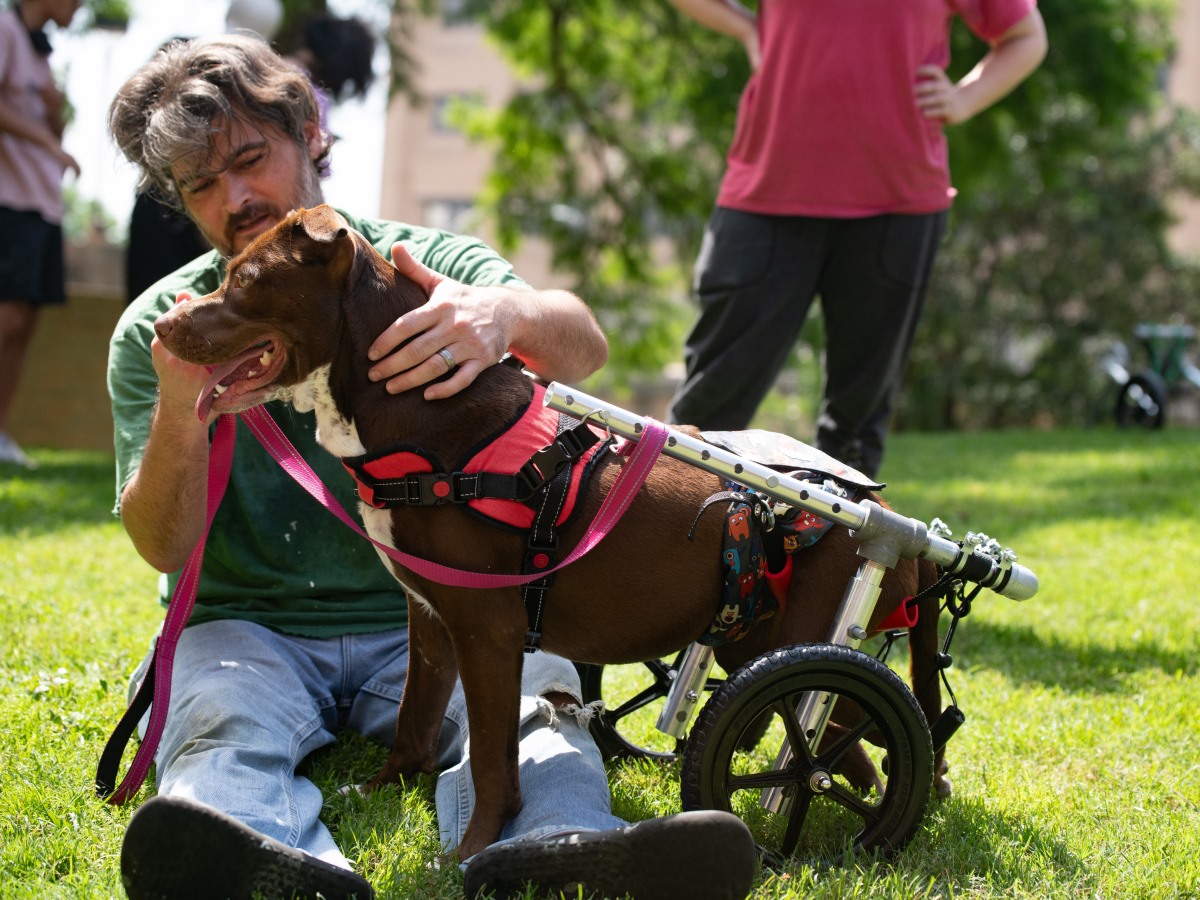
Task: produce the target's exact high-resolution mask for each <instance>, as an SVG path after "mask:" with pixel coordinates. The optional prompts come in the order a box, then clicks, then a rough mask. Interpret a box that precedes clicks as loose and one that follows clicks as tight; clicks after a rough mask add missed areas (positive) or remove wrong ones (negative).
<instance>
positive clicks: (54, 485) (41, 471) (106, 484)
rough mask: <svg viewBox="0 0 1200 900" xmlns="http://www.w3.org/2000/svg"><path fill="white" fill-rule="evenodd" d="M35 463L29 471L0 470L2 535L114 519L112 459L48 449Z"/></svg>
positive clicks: (48, 531)
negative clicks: (34, 467)
mask: <svg viewBox="0 0 1200 900" xmlns="http://www.w3.org/2000/svg"><path fill="white" fill-rule="evenodd" d="M37 459H38V467H37V468H36V469H32V470H26V469H19V468H16V467H15V466H7V465H6V466H3V467H0V534H17V533H33V534H47V533H51V532H54V531H58V530H61V529H62V528H63V527H64V526H68V525H75V524H100V523H106V522H112V521H115V520H114V518H113V515H112V506H113V497H114V485H115V475H114V467H113V458H112V456H111V455H106V454H103V453H84V452H68V451H47V452H43V453H39V454H38V455H37Z"/></svg>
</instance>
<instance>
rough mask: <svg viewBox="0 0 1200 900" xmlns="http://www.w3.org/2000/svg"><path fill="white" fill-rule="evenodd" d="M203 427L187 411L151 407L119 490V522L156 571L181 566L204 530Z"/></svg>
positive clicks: (205, 446) (205, 472) (205, 439)
mask: <svg viewBox="0 0 1200 900" xmlns="http://www.w3.org/2000/svg"><path fill="white" fill-rule="evenodd" d="M207 486H208V428H207V427H206V426H205V425H204V424H203V423H201V422H199V421H197V420H196V418H195V415H194V414H192V412H191V410H188V411H187V412H186V413H184V412H183V411H178V412H176V413H172V412H170V411H168V410H166V409H164V407H163V405H162V403H161V402H160V404H159V405H158V406H157V407H155V410H154V418H153V420H152V422H151V426H150V437H149V439H148V440H147V442H146V449H145V452H144V453H143V455H142V462H141V465H140V466H139V467H138V470H137V473H136V474H135V475H134V476H133V478H132V479H131V480H130V482H129V484H128V485H126V487H125V490H124V491H123V492H122V494H121V521H122V523H123V524H124V525H125V530H126V532H128V534H129V537H130V540H132V541H133V545H134V547H135V548H136V549H137V551H138V553H139V554H140V555H141V557H142V558H143V559H144V560H146V562H148V563H150V565H152V566H153V567H154V568H155V569H157V570H158V571H160V572H174V571H177V570H178V569H180V568H182V566H183V564H184V563H185V562H186V561H187V557H188V554H189V553H191V551H192V548H193V547H195V545H196V542H197V541H198V540H199V539H200V535H201V534H202V533H203V531H204V517H205V504H206V495H207Z"/></svg>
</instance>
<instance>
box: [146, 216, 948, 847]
mask: <svg viewBox="0 0 1200 900" xmlns="http://www.w3.org/2000/svg"><path fill="white" fill-rule="evenodd" d="M425 301H426V297H425V295H424V294H423V293H422V291H421V290H420V289H419V288H418V287H417V286H416V285H414V284H413V283H412V282H410V281H408V280H407V279H406V278H404V277H402V276H400V275H398V273H397V272H396V270H395V269H394V268H393V267H392V266H391V265H390V264H389V263H388V262H387V261H386V260H385V259H384V258H383V257H382V256H380V255H379V254H378V253H377V252H376V251H375V249H374V248H373V247H372V246H371V245H370V244H369V243H368V242H367V241H366V240H365V239H364V238H363V237H362V236H361V235H359V234H357V233H356V232H355V231H353V230H352V229H350V228H349V227H348V225H347V223H346V221H345V220H344V219H342V218H341V217H340V216H339V215H338V214H337V213H336V212H335V211H334V210H332V209H331V208H329V207H328V206H320V207H316V208H314V209H311V210H299V211H296V212H293V213H291V214H290V215H289V216H288V217H287V218H285V219H284V220H283V221H282V222H280V223H279V225H277V226H276V227H275V228H273V229H272V230H271V231H269V232H266V233H265V234H263V235H261V236H260V237H258V238H257V239H256V240H255V241H254V242H253V243H252V244H251V245H250V246H249V247H247V248H246V250H245V251H243V252H242V253H241V254H240V255H238V256H237V257H235V258H234V259H233V260H231V261H230V263H229V267H228V273H227V275H226V278H225V282H224V284H222V285H221V287H220V288H219V289H217V290H216V291H214V292H213V293H212V294H209V295H208V296H206V297H201V298H199V299H195V300H192V301H190V302H188V303H181V304H178V305H176V306H175V307H174V308H173V309H172V310H171V311H170V312H168V313H166V314H165V315H163V316H162V317H161V318H159V319H158V321H157V322H156V323H155V329H156V331H157V333H158V335H159V338H160V339H161V340H162V342H163V343H164V344H165V345H166V347H167V348H168V349H169V350H170V351H171V352H172V353H174V354H175V355H176V356H178V357H180V358H182V359H184V360H187V361H189V362H192V363H196V364H202V365H207V366H211V367H214V380H213V382H210V384H212V385H213V386H214V388H215V389H214V390H212V391H211V392H206V395H205V396H204V397H202V398H201V399H200V401H199V403H198V410H199V411H200V412H201V414H202V415H203V414H206V413H207V412H208V411H209V410H210V409H216V410H219V411H221V412H236V411H240V410H243V409H246V408H248V407H250V406H253V405H255V404H258V403H262V402H265V401H267V400H273V399H283V400H287V401H290V402H291V403H292V404H293V405H294V406H295V407H296V408H297V409H299V410H315V413H316V418H317V423H318V439H319V441H320V443H321V445H322V446H323V447H324V448H325V449H327V450H328V451H329V452H331V453H333V454H335V455H337V456H339V457H342V458H347V457H357V456H361V455H363V454H365V453H369V452H370V451H373V450H377V449H381V448H385V447H390V446H394V445H397V444H405V445H410V446H419V447H422V448H426V449H427V450H429V451H431V452H432V453H434V454H435V455H436V456H437V458H438V459H440V460H444V461H447V462H451V463H453V462H454V461H458V460H462V459H464V458H466V456H467V454H468V452H469V451H471V450H472V448H474V447H475V446H476V445H477V444H478V443H479V442H480V440H481V439H482V438H484V437H485V436H487V435H490V434H493V433H496V432H498V431H500V430H501V429H502V428H503V427H504V426H505V425H506V424H507V423H509V422H510V421H511V420H512V419H513V418H514V417H515V416H516V415H517V414H518V413H519V411H520V410H521V409H522V407H523V406H525V405H527V404H528V403H529V402H530V398H531V396H532V393H533V390H534V386H533V382H532V381H531V380H530V379H529V378H528V377H527V376H526V375H524V374H522V373H521V372H520V371H518V370H516V369H514V368H510V367H508V366H492V367H490V368H488V369H486V370H485V371H483V372H482V373H481V374H480V375H479V377H478V378H477V379H476V380H475V381H474V383H473V384H471V385H470V387H468V388H466V389H465V390H463V391H461V392H459V393H458V394H455V395H454V396H452V397H449V398H447V399H444V400H438V401H433V402H430V401H426V400H425V399H424V397H423V396H422V392H421V390H420V389H416V390H411V391H407V392H404V393H401V394H398V395H392V394H389V393H388V392H387V390H386V389H385V387H384V384H383V383H382V382H372V381H370V380H369V379H368V377H367V370H368V368H369V366H370V363H369V361H368V359H367V348H368V346H370V344H371V342H372V341H373V340H374V339H375V337H376V336H377V335H379V334H380V333H381V332H382V331H383V330H384V328H385V327H386V326H388V325H389V324H391V323H392V322H393V321H395V319H396V318H397V317H398V316H400V315H401V314H402V313H404V312H405V311H407V310H410V309H413V308H415V307H417V306H419V305H422V304H423V303H425ZM218 381H219V382H220V387H219V388H217V387H216V384H217V382H218ZM625 459H626V458H625V457H623V456H621V455H618V454H615V453H604V454H602V456H601V458H600V459H599V461H598V462H597V464H596V466H595V469H594V474H593V477H592V478H591V479H590V482H589V484H588V487H587V490H586V493H585V494H584V495H583V496H581V497H580V499H579V506H580V507H581V508H580V509H579V511H578V514H577V515H576V516H575V517H574V518H573V519H572V520H571V521H570V522H569V523H568V524H566V525H565V526H564V528H563V533H562V538H561V546H562V547H563V548H565V549H569V548H571V547H574V546H575V544H576V543H577V542H578V541H579V539H580V537H581V535H582V534H583V532H584V530H585V528H586V524H587V523H588V522H590V521H591V519H592V516H593V515H594V513H595V512H596V510H597V509H598V507H599V504H600V503H601V500H602V499H603V497H604V495H605V494H606V492H607V491H608V489H609V487H610V486H611V485H612V483H613V481H614V479H615V478H616V476H617V475H618V473H619V472H620V470H621V468H622V466H623V465H624V463H625ZM722 488H723V485H722V483H721V480H720V479H719V478H718V477H717V476H715V475H711V474H709V473H706V472H704V471H702V470H700V469H698V468H695V467H693V466H690V465H687V464H685V463H682V462H678V461H676V460H672V459H669V458H667V457H665V456H664V457H661V458H660V460H659V461H658V462H657V463H656V464H655V466H654V467H653V469H652V471H651V473H650V475H649V478H648V479H647V481H646V483H645V485H644V486H643V487H642V489H641V490H640V492H639V493H638V494H637V496H636V497H635V498H634V500H633V502H632V504H631V505H630V507H629V509H628V511H627V512H626V514H625V515H624V517H623V518H622V519H621V521H620V522H619V523H618V524H617V526H616V527H615V528H614V530H613V531H612V532H611V533H610V534H609V535H608V536H607V537H606V538H605V539H604V540H603V541H601V542H600V544H599V545H598V546H597V547H596V548H595V549H594V550H593V551H592V552H591V553H590V554H589V555H587V556H585V557H583V558H582V559H581V560H579V561H578V562H576V563H575V564H573V565H571V566H568V567H567V568H565V569H563V570H561V571H560V572H559V573H558V574H557V575H556V580H555V582H554V586H553V589H552V591H551V596H550V600H549V602H548V604H547V605H546V609H545V614H544V619H543V623H542V633H543V639H542V645H543V648H544V649H545V650H547V651H549V652H552V653H557V654H559V655H561V656H565V657H567V658H569V659H572V660H576V661H580V662H591V663H635V662H640V661H642V660H647V659H653V658H656V657H661V656H665V655H667V654H670V653H674V652H676V651H678V650H679V649H680V648H681V647H684V646H686V645H687V644H688V643H690V642H691V641H693V640H695V639H696V638H697V636H699V635H700V634H702V633H703V632H704V631H705V630H706V628H707V627H708V625H709V624H710V623H711V621H712V619H713V616H714V613H715V611H716V609H715V608H716V603H717V600H718V598H719V596H720V589H721V583H722V579H723V569H722V566H723V563H722V549H721V548H722V529H723V527H724V524H723V522H722V520H721V516H719V515H716V514H713V515H705V516H703V517H701V518H700V519H699V521H698V523H697V525H696V534H695V539H694V540H687V539H686V538H687V533H688V530H689V528H690V527H691V525H692V522H693V520H695V519H696V515H697V510H698V509H699V508H700V505H701V504H702V503H703V502H704V501H705V499H706V498H708V497H709V496H710V495H712V494H714V493H716V492H718V491H720V490H722ZM361 513H362V517H363V520H364V523H365V525H366V528H367V530H368V532H369V533H370V534H371V536H372V537H373V538H374V539H376V540H377V541H381V542H384V543H387V544H390V545H391V546H394V547H396V548H398V549H400V550H403V551H404V552H406V553H409V554H412V555H415V556H418V557H422V558H424V559H430V560H435V561H437V562H439V563H441V564H443V565H447V566H452V567H455V568H460V569H467V570H471V571H478V572H493V573H516V572H518V571H519V570H520V566H521V560H522V559H523V555H524V552H525V539H524V538H523V537H522V536H521V535H520V534H517V533H514V532H512V531H510V530H504V529H500V528H496V527H493V526H491V525H489V524H487V523H486V522H484V521H482V520H481V519H480V518H479V517H477V516H474V515H471V514H468V513H466V512H464V511H463V508H462V507H461V506H459V505H457V504H446V505H439V506H427V507H413V506H397V507H395V508H392V509H376V508H373V507H371V506H368V505H366V504H362V505H361ZM647 548H653V552H652V553H647ZM856 549H857V545H856V543H855V541H854V539H853V538H852V537H851V536H850V535H849V534H848V533H847V531H846V530H845V529H844V528H842V527H835V528H834V529H833V530H832V531H831V532H830V533H829V534H828V535H827V536H826V537H825V538H824V539H822V540H821V541H820V542H819V543H817V544H816V545H814V546H813V547H812V548H810V549H808V550H805V551H804V552H802V553H799V554H797V555H796V556H794V557H793V560H794V567H793V569H794V575H793V579H792V583H791V588H790V592H789V595H788V598H787V604H786V607H785V611H784V612H783V614H781V615H776V616H774V617H773V618H770V619H768V620H766V621H765V622H763V623H761V624H759V625H757V626H756V627H755V628H753V629H752V630H751V631H750V632H749V634H748V635H746V636H745V638H744V639H742V640H739V641H736V642H733V643H730V644H726V645H724V646H723V647H720V648H718V652H717V659H718V661H719V662H720V664H721V665H722V666H723V667H724V668H725V669H726V670H727V671H732V670H733V669H734V668H736V667H737V666H739V665H741V664H742V663H743V662H745V661H746V660H748V659H750V658H752V657H753V656H756V655H758V654H759V653H761V652H763V651H764V650H768V649H772V648H774V647H779V646H784V645H789V644H793V643H800V642H815V641H823V640H825V637H826V633H827V630H828V628H829V627H830V624H831V622H832V620H833V617H834V614H835V612H836V610H837V608H838V606H839V605H840V603H841V600H842V596H843V593H844V590H845V588H846V585H847V583H848V582H849V580H850V578H851V577H852V576H853V574H854V572H855V571H856V568H857V565H858V562H859V558H858V557H857V555H856ZM386 561H387V563H388V565H389V566H390V567H391V569H392V571H393V573H394V574H395V576H396V578H397V579H398V580H399V581H400V582H401V583H402V585H403V586H404V588H405V589H406V591H407V592H408V596H409V597H410V598H411V600H412V601H413V602H411V603H410V604H409V628H410V635H409V640H410V642H411V646H410V651H409V669H408V681H407V685H406V687H405V690H404V695H403V700H402V701H401V704H400V709H399V712H398V715H397V723H396V739H395V745H394V748H393V750H392V752H391V755H390V756H389V758H388V760H387V762H386V764H385V765H384V767H383V769H382V770H381V771H380V772H379V773H378V774H377V775H376V777H375V778H374V779H373V781H372V782H371V785H372V786H378V785H381V784H384V783H388V782H394V781H397V780H399V779H400V778H403V777H408V776H412V775H414V774H416V773H418V772H428V771H431V770H432V768H433V765H434V759H435V750H436V747H437V739H438V733H439V730H440V728H441V725H442V718H443V714H444V711H445V708H446V704H447V702H448V700H449V697H450V693H451V690H452V688H453V686H454V680H455V676H456V675H457V676H459V677H460V678H461V679H462V683H463V689H464V691H465V694H466V701H467V711H468V716H469V719H470V734H471V753H472V761H473V765H472V771H473V773H474V777H475V794H476V806H475V811H474V814H473V816H472V818H471V822H470V825H469V827H468V829H467V831H466V834H465V835H464V837H463V841H462V844H461V845H460V847H459V849H458V853H459V856H460V858H463V859H465V858H467V857H470V856H471V855H473V854H475V853H477V852H478V851H480V850H482V849H483V848H484V847H486V846H488V845H489V844H490V843H492V842H493V841H494V840H495V839H496V838H497V837H498V836H499V834H500V831H501V828H502V827H503V825H504V824H505V822H506V821H507V820H508V819H509V818H510V817H511V816H512V815H513V814H514V813H515V812H516V811H517V810H518V809H519V808H520V805H521V792H520V785H519V783H518V776H517V721H518V701H519V693H520V676H521V666H522V657H523V653H522V647H523V642H524V637H525V632H526V626H527V620H526V611H525V608H524V606H523V604H522V597H521V589H520V588H518V587H514V588H506V589H497V590H486V591H480V590H471V589H466V588H458V587H449V586H446V585H443V584H438V583H435V582H433V581H430V580H428V579H426V578H423V577H420V576H418V575H416V574H414V573H413V572H411V571H409V570H407V569H405V568H404V567H402V566H400V565H398V564H397V563H395V562H392V561H391V560H386ZM932 570H933V566H932V564H929V563H920V564H918V563H917V562H914V561H911V560H902V561H901V562H900V564H899V565H898V566H897V567H896V568H895V569H893V570H890V571H889V573H888V575H887V576H886V578H885V579H884V583H883V593H882V596H881V598H880V601H879V603H878V606H877V609H876V612H875V615H874V619H873V623H872V624H873V625H874V624H875V623H877V622H878V621H879V620H881V619H883V618H884V617H885V616H886V615H887V614H888V613H889V612H891V611H892V610H893V609H894V608H895V607H896V606H897V605H898V604H899V603H900V602H901V601H902V600H903V598H905V597H906V596H908V595H912V594H916V593H917V592H918V590H919V589H920V588H922V587H924V586H926V585H927V584H929V583H931V582H932V579H933V577H934V574H935V573H934V572H933V571H932ZM923 605H924V607H926V608H922V609H921V610H920V618H919V624H918V625H917V626H916V627H915V628H914V629H913V630H912V634H911V635H910V643H911V648H912V649H911V657H912V666H913V671H912V673H911V675H912V679H913V684H914V685H919V686H921V687H920V695H921V696H920V697H919V701H920V703H921V706H922V709H923V710H924V712H925V714H926V717H927V718H928V719H929V720H930V721H933V720H934V719H935V718H936V717H937V715H938V714H939V713H940V712H941V709H940V695H939V689H938V680H937V678H936V677H932V676H933V674H934V672H935V669H934V668H933V666H934V659H935V656H936V652H937V646H936V645H937V615H938V605H937V600H936V599H933V600H930V601H923ZM631 623H636V627H631ZM862 759H863V760H864V761H865V763H866V766H868V767H869V772H868V773H864V772H861V771H860V772H858V773H857V774H853V773H847V774H848V777H850V779H851V781H852V782H856V783H857V784H859V785H861V786H864V787H865V786H869V785H870V784H873V783H875V782H874V779H875V777H876V776H875V770H874V767H873V766H872V764H871V763H870V761H869V759H867V758H866V756H865V754H863V755H862ZM937 762H938V766H937V775H936V777H937V778H938V780H939V784H938V787H939V792H942V793H944V792H945V791H947V790H948V787H949V783H948V782H946V781H945V780H944V778H943V776H942V771H943V769H942V761H941V759H939V760H938V761H937Z"/></svg>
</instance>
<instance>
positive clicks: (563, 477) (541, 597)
mask: <svg viewBox="0 0 1200 900" xmlns="http://www.w3.org/2000/svg"><path fill="white" fill-rule="evenodd" d="M574 421H575V420H574V419H571V418H569V417H568V416H566V415H564V414H561V413H560V414H559V417H558V431H559V434H558V437H557V438H555V441H554V443H553V444H551V445H550V447H547V448H545V449H543V450H539V451H538V453H536V454H534V458H533V459H531V460H530V461H529V462H528V463H526V464H525V467H523V468H522V472H524V471H525V468H526V467H530V466H533V465H534V463H535V461H536V460H537V459H538V457H539V456H540V455H541V454H545V453H547V451H549V450H551V449H552V448H556V447H558V446H559V445H560V442H561V441H562V439H563V437H564V436H565V435H567V434H569V433H570V432H571V431H573V430H574V428H572V427H571V423H572V422H574ZM575 427H576V428H577V427H578V426H575ZM584 427H585V428H586V425H585V426H584ZM587 433H588V434H589V435H590V436H591V437H592V438H593V439H597V438H596V436H595V435H594V434H592V432H591V430H590V429H587ZM593 443H594V441H593ZM585 449H586V448H585ZM551 458H552V457H550V456H546V457H543V462H544V461H545V460H547V459H551ZM569 463H570V460H569V459H568V460H566V461H565V462H564V463H561V464H557V465H556V474H554V475H552V476H551V477H550V480H549V481H548V482H546V483H545V484H544V486H543V487H542V488H541V490H540V494H541V502H540V503H539V504H538V505H537V507H536V509H535V510H534V515H533V524H532V525H531V526H530V527H529V538H528V540H527V541H526V550H525V565H524V573H525V574H526V575H532V574H533V573H535V572H542V571H545V570H546V569H551V568H553V567H554V563H555V562H556V561H557V558H558V517H559V515H561V514H562V508H563V505H564V504H565V503H566V502H567V494H568V493H569V492H570V489H571V466H570V464H569ZM535 469H536V467H535ZM539 474H540V471H539ZM553 583H554V575H553V574H549V575H546V576H544V577H542V578H539V579H538V580H537V581H531V582H530V583H529V584H527V585H525V586H524V587H523V588H522V589H521V596H522V600H523V601H524V603H525V616H526V619H527V620H528V623H529V627H528V630H526V632H525V648H524V649H525V652H526V653H534V652H535V651H537V650H540V649H541V646H542V611H543V610H544V609H545V606H546V595H547V594H548V593H549V592H550V585H551V584H553Z"/></svg>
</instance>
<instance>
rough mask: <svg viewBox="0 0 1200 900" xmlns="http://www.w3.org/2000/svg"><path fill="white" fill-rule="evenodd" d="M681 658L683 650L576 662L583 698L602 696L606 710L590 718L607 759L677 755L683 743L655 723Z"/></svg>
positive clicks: (708, 685)
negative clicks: (621, 661) (617, 661)
mask: <svg viewBox="0 0 1200 900" xmlns="http://www.w3.org/2000/svg"><path fill="white" fill-rule="evenodd" d="M682 661H683V652H680V653H679V654H678V655H677V656H676V657H675V659H674V660H671V661H668V660H665V659H652V660H648V661H646V662H644V663H634V664H632V665H627V666H597V665H591V664H588V663H576V664H575V668H576V670H578V672H579V681H580V683H581V685H582V688H583V702H584V703H592V702H594V701H596V700H603V701H604V706H605V708H604V711H603V712H602V713H601V714H600V715H598V716H595V717H594V718H593V719H592V723H591V731H592V738H593V739H594V740H595V741H596V746H597V747H599V748H600V753H601V755H603V757H604V758H605V759H660V760H663V761H664V762H670V761H671V760H674V759H675V758H676V756H677V755H678V754H679V750H680V745H681V744H682V743H683V742H682V741H677V740H676V739H675V738H673V737H671V736H670V735H666V734H663V733H662V732H661V731H659V730H658V729H657V728H655V727H654V726H655V723H656V722H657V721H658V715H659V713H661V712H662V708H663V704H664V702H665V701H666V698H667V693H668V692H669V691H670V690H671V685H672V684H674V683H675V676H676V674H677V673H678V671H679V664H680V663H681V662H682ZM720 683H721V682H720V680H719V679H716V678H710V679H708V682H707V683H706V684H705V688H704V689H705V690H708V691H711V690H712V689H713V688H714V687H716V686H717V685H718V684H720ZM622 697H623V698H625V699H617V698H622Z"/></svg>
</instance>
